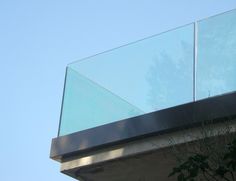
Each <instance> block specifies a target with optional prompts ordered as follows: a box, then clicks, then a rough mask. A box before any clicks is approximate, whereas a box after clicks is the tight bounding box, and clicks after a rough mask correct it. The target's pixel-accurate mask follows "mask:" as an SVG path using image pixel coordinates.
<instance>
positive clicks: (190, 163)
mask: <svg viewBox="0 0 236 181" xmlns="http://www.w3.org/2000/svg"><path fill="white" fill-rule="evenodd" d="M225 147H226V148H225V150H224V151H223V153H222V155H223V157H222V158H219V159H218V161H217V162H212V160H211V155H212V154H211V153H209V154H204V153H195V154H192V155H191V156H189V157H187V159H186V160H185V161H182V162H181V163H180V164H179V165H178V166H176V167H174V168H173V170H172V172H171V173H170V174H169V177H171V176H174V175H177V180H178V181H197V180H199V179H202V180H207V181H208V180H215V181H220V180H225V181H235V178H234V174H235V171H236V139H234V140H233V141H232V142H231V143H230V144H228V145H226V146H225Z"/></svg>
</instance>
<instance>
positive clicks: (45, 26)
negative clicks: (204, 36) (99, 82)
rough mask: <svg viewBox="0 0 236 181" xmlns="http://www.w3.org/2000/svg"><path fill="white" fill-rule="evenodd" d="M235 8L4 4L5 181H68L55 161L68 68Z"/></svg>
mask: <svg viewBox="0 0 236 181" xmlns="http://www.w3.org/2000/svg"><path fill="white" fill-rule="evenodd" d="M234 8H236V0H176V1H174V0H140V1H139V0H117V1H115V0H99V1H95V0H93V1H92V0H84V1H82V0H0V68H1V69H0V83H1V84H0V103H1V104H0V128H1V129H0V180H1V181H15V180H17V181H47V180H53V181H69V180H73V179H71V178H69V177H67V176H65V175H63V174H60V173H59V163H57V162H55V161H52V160H50V159H49V151H50V144H51V138H53V137H56V135H57V128H58V121H59V115H60V104H61V97H62V90H63V81H64V73H65V67H66V65H67V64H68V63H70V62H72V61H75V60H77V59H81V58H83V57H86V56H89V55H93V54H95V53H99V52H101V51H104V50H107V49H111V48H114V47H117V46H120V45H123V44H126V43H129V42H132V41H135V40H138V39H141V38H144V37H147V36H150V35H152V34H156V33H159V32H163V31H166V30H168V29H172V28H175V27H177V26H180V25H184V24H187V23H190V22H193V21H196V20H199V19H202V18H205V17H208V16H211V15H215V14H218V13H221V12H224V11H227V10H230V9H234Z"/></svg>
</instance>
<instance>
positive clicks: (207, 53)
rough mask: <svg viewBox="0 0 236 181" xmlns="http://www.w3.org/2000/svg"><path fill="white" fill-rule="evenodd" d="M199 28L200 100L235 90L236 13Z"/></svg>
mask: <svg viewBox="0 0 236 181" xmlns="http://www.w3.org/2000/svg"><path fill="white" fill-rule="evenodd" d="M198 26H199V30H198V31H199V35H198V37H199V40H198V42H199V44H198V53H199V54H198V57H199V58H198V65H197V67H198V69H197V71H198V72H197V98H198V99H202V98H206V97H209V96H214V95H219V94H222V93H226V92H230V91H234V90H236V10H234V11H231V12H228V13H225V14H223V15H219V16H216V17H212V18H209V19H206V20H203V21H201V22H199V25H198Z"/></svg>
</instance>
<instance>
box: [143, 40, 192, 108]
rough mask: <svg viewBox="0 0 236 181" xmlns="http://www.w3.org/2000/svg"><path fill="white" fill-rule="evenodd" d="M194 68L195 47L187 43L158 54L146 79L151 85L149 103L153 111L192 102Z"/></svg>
mask: <svg viewBox="0 0 236 181" xmlns="http://www.w3.org/2000/svg"><path fill="white" fill-rule="evenodd" d="M192 68H193V46H192V45H190V44H189V43H187V42H184V41H182V42H181V43H179V46H178V47H175V50H173V49H170V50H162V51H159V52H157V53H156V56H155V58H154V60H153V65H152V66H151V67H150V69H149V71H148V74H147V77H146V79H147V82H148V83H149V85H150V90H149V95H148V100H147V101H148V104H149V105H150V106H151V107H152V108H153V110H158V109H162V108H166V107H171V106H175V105H178V104H181V103H185V102H189V101H191V100H190V99H191V98H192V74H193V73H192Z"/></svg>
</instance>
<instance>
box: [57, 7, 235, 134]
mask: <svg viewBox="0 0 236 181" xmlns="http://www.w3.org/2000/svg"><path fill="white" fill-rule="evenodd" d="M234 90H236V10H234V11H230V12H227V13H224V14H221V15H218V16H214V17H211V18H208V19H205V20H202V21H199V22H196V23H192V24H189V25H186V26H183V27H180V28H177V29H174V30H171V31H168V32H165V33H161V34H159V35H155V36H152V37H149V38H146V39H143V40H140V41H137V42H135V43H131V44H128V45H125V46H122V47H119V48H116V49H113V50H110V51H107V52H104V53H101V54H97V55H95V56H92V57H88V58H85V59H83V60H80V61H77V62H74V63H71V64H69V65H68V67H67V73H66V82H65V90H64V97H63V105H62V112H61V120H60V128H59V136H62V135H66V134H70V133H73V132H77V131H81V130H85V129H89V128H92V127H96V126H100V125H104V124H107V123H111V122H115V121H119V120H122V119H126V118H130V117H134V116H138V115H142V114H145V113H149V112H153V111H157V110H161V109H165V108H169V107H173V106H176V105H180V104H184V103H188V102H192V101H195V100H196V99H203V98H207V97H210V96H215V95H219V94H223V93H227V92H230V91H234Z"/></svg>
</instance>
